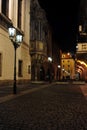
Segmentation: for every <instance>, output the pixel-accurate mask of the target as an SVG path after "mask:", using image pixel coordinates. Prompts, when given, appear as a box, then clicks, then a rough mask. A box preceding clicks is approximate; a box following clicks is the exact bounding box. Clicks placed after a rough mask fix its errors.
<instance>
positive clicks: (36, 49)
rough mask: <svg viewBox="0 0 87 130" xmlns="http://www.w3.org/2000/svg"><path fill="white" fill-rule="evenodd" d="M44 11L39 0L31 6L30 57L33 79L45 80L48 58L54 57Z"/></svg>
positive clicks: (32, 2)
mask: <svg viewBox="0 0 87 130" xmlns="http://www.w3.org/2000/svg"><path fill="white" fill-rule="evenodd" d="M51 35H52V34H51V28H50V27H49V24H48V21H47V18H46V14H45V11H44V9H42V8H41V6H40V4H39V2H38V0H31V5H30V55H31V79H32V80H44V79H45V75H46V71H47V65H45V64H47V62H48V61H47V58H48V56H50V57H52V37H51Z"/></svg>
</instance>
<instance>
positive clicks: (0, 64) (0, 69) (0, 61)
mask: <svg viewBox="0 0 87 130" xmlns="http://www.w3.org/2000/svg"><path fill="white" fill-rule="evenodd" d="M1 75H2V54H1V53H0V76H1Z"/></svg>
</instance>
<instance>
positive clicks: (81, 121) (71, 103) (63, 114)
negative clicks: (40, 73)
mask: <svg viewBox="0 0 87 130" xmlns="http://www.w3.org/2000/svg"><path fill="white" fill-rule="evenodd" d="M86 87H87V86H86V85H70V84H66V85H64V84H62V85H59V84H54V85H53V84H52V85H50V86H45V85H44V87H42V88H40V89H38V90H37V91H36V90H35V91H32V92H30V93H25V94H23V95H19V96H17V95H15V96H16V98H13V99H11V100H7V101H6V102H3V103H0V130H87V100H86V97H85V95H84V92H83V91H82V90H83V89H84V88H85V89H86Z"/></svg>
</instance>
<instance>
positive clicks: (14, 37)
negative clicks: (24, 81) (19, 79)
mask: <svg viewBox="0 0 87 130" xmlns="http://www.w3.org/2000/svg"><path fill="white" fill-rule="evenodd" d="M8 33H9V38H10V40H11V42H12V43H13V46H14V84H13V94H16V50H17V48H18V47H19V46H20V44H21V43H22V41H23V36H22V35H21V34H19V33H17V30H16V29H15V28H14V27H10V28H8Z"/></svg>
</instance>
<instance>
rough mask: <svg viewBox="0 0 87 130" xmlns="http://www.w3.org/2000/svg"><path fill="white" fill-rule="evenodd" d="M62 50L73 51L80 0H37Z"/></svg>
mask: <svg viewBox="0 0 87 130" xmlns="http://www.w3.org/2000/svg"><path fill="white" fill-rule="evenodd" d="M39 3H40V5H41V7H42V8H43V9H45V11H46V16H47V19H48V22H49V24H50V25H51V26H52V29H53V36H54V39H55V41H56V42H57V45H58V46H59V47H60V48H61V49H62V51H66V52H67V51H70V52H75V48H76V38H77V30H78V22H79V21H78V15H79V6H80V0H67V1H65V0H60V1H57V0H53V1H51V0H39Z"/></svg>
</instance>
